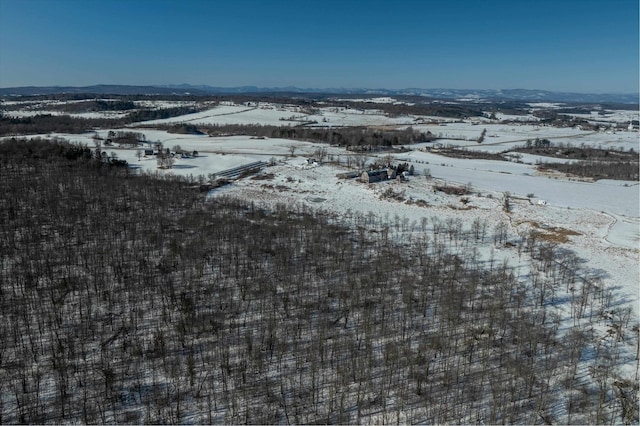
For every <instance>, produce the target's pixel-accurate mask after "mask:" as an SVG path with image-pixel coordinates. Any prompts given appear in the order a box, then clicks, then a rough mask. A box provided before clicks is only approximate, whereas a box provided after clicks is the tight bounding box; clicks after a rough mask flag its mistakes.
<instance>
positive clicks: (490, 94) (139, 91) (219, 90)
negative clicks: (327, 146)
mask: <svg viewBox="0 0 640 426" xmlns="http://www.w3.org/2000/svg"><path fill="white" fill-rule="evenodd" d="M64 93H67V94H96V95H108V94H111V95H172V94H174V95H196V96H204V95H224V94H252V93H255V94H266V93H272V94H277V93H282V94H285V93H287V94H292V93H293V94H295V93H298V94H303V93H311V94H314V93H316V94H336V95H368V96H403V95H404V96H424V97H429V98H434V99H447V100H465V101H483V100H513V101H524V102H586V103H625V104H637V103H639V102H640V96H639V95H638V93H633V94H630V93H569V92H551V91H547V90H529V89H508V90H507V89H505V90H499V89H498V90H494V89H481V90H476V89H419V88H409V89H397V90H392V89H366V88H360V89H343V88H327V89H301V88H298V87H256V86H240V87H214V86H206V85H190V84H177V85H160V86H127V85H95V86H84V87H73V86H65V87H63V86H46V87H35V86H28V87H9V88H0V96H32V95H54V94H64Z"/></svg>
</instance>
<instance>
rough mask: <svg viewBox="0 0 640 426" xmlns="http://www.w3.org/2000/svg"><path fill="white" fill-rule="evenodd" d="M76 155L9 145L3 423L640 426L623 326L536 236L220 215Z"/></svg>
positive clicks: (232, 206)
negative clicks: (495, 252)
mask: <svg viewBox="0 0 640 426" xmlns="http://www.w3.org/2000/svg"><path fill="white" fill-rule="evenodd" d="M68 149H69V150H71V149H72V148H68ZM56 150H59V151H60V154H56V152H57V151H56ZM81 151H82V149H81ZM25 153H30V154H29V155H25ZM64 153H65V150H64V149H63V146H62V145H56V146H55V147H54V148H49V147H45V146H44V145H43V144H42V142H37V143H36V142H34V143H31V142H23V143H15V142H7V141H5V142H3V143H0V161H2V167H0V190H1V191H2V193H3V197H1V198H0V218H2V220H0V255H1V256H0V261H1V262H2V267H1V268H0V286H1V287H0V296H1V297H0V341H1V342H2V345H0V361H1V362H2V372H3V376H2V380H0V395H2V399H1V401H2V404H0V423H7V424H8V423H87V424H88V423H116V422H120V423H165V424H168V423H182V422H193V423H208V424H215V423H230V424H239V423H245V424H249V423H257V424H277V423H390V422H394V423H406V424H409V423H492V424H497V423H506V422H509V423H529V424H534V423H543V422H544V423H568V424H572V423H578V424H584V423H598V424H604V423H607V424H608V423H631V424H635V423H637V422H638V410H637V404H636V401H637V390H638V388H637V383H636V382H634V381H633V380H630V378H628V377H621V376H620V374H618V372H617V368H616V366H617V365H618V364H619V363H620V362H622V360H623V359H624V356H625V353H626V352H625V348H626V347H627V346H629V345H630V346H631V347H633V348H635V345H636V340H635V339H637V336H636V334H635V331H633V330H634V329H633V328H632V327H633V325H634V324H632V320H631V317H630V311H629V310H626V309H623V308H621V307H620V306H618V305H617V303H618V302H617V301H616V300H615V298H614V297H613V293H612V291H611V290H610V289H608V288H607V287H606V286H604V285H602V283H601V282H599V278H598V276H597V275H595V274H593V273H591V272H589V271H587V270H584V269H582V268H581V266H580V265H581V262H580V261H579V259H578V258H577V257H576V256H575V255H573V254H572V253H570V252H568V251H566V250H562V249H560V248H558V247H556V246H554V245H553V244H550V243H548V242H546V241H545V240H544V239H543V238H541V237H540V236H539V235H537V234H534V233H532V234H530V235H528V236H525V237H523V238H517V239H516V238H513V236H510V235H509V233H508V225H507V223H506V222H500V223H498V224H495V226H493V225H491V226H490V225H489V224H488V223H487V222H483V221H481V220H478V219H476V220H474V221H473V222H472V223H471V224H470V225H469V226H468V227H467V226H465V225H464V224H463V222H462V221H461V220H455V219H447V220H440V219H438V218H431V219H428V218H424V219H423V220H422V222H421V223H413V224H410V223H409V222H408V221H403V220H401V219H400V218H396V220H395V221H383V220H381V219H380V218H377V217H376V216H375V215H373V214H371V215H368V216H360V215H353V216H351V217H350V218H348V221H349V222H347V223H342V222H341V221H339V220H338V219H337V218H334V217H331V216H329V215H328V214H323V213H322V212H317V211H311V210H306V209H304V208H302V207H299V208H297V209H293V208H288V207H285V206H277V207H274V208H271V209H270V210H264V209H262V208H260V207H259V206H255V205H253V204H251V203H250V202H248V201H243V200H233V199H226V198H215V199H213V200H212V201H209V202H205V200H204V199H203V196H202V195H201V194H200V193H199V192H198V191H197V189H196V187H197V185H194V182H188V181H184V180H180V179H163V180H161V179H157V178H153V177H150V176H132V175H131V174H129V173H128V172H126V169H118V170H114V169H109V168H105V167H100V168H96V167H95V165H94V162H93V160H90V159H88V158H87V159H85V160H83V159H81V158H82V155H81V156H80V157H78V158H75V159H69V158H67V157H66V155H65V154H64ZM83 155H84V154H83ZM410 229H413V232H412V233H407V231H409V230H410ZM401 235H403V237H402V238H401ZM411 235H413V237H411ZM479 244H481V245H484V244H489V245H491V244H493V245H495V246H496V247H504V246H505V245H506V244H512V245H514V244H515V245H516V246H517V247H518V251H519V253H520V255H521V256H523V258H525V259H529V265H527V267H526V269H527V270H528V271H530V272H528V273H527V275H524V276H520V277H517V276H516V275H515V274H514V272H515V270H514V269H512V268H510V267H509V266H508V265H507V264H506V263H502V262H498V261H496V260H495V259H493V257H491V258H490V259H484V260H483V259H481V258H480V257H479V255H478V251H477V250H476V247H477V246H478V245H479ZM558 304H561V308H557V306H558ZM561 315H564V316H565V317H561ZM568 324H571V327H570V329H568V330H567V329H566V327H567V325H568ZM636 327H637V326H636ZM599 330H610V331H611V334H608V333H604V335H601V334H598V331H599ZM585 354H588V356H585Z"/></svg>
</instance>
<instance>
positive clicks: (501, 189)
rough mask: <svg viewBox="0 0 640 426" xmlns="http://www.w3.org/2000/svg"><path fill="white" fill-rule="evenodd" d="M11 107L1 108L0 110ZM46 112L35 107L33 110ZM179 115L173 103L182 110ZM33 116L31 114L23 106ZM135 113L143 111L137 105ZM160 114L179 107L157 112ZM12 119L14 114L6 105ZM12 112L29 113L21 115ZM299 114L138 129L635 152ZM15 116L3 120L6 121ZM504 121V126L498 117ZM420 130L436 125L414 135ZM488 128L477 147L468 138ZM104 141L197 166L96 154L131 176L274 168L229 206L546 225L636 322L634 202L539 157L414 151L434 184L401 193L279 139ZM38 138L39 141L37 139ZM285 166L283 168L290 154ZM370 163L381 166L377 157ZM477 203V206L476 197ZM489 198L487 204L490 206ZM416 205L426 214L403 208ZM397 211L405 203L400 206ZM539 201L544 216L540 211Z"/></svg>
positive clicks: (349, 112)
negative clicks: (459, 193) (406, 133)
mask: <svg viewBox="0 0 640 426" xmlns="http://www.w3.org/2000/svg"><path fill="white" fill-rule="evenodd" d="M373 101H374V102H375V101H377V102H380V103H382V102H393V101H394V100H393V99H392V98H379V99H375V100H373ZM6 104H7V105H9V103H6ZM47 104H53V102H48V103H47V102H41V103H39V104H38V105H37V106H38V107H42V106H43V105H47ZM181 105H182V104H181ZM29 106H30V107H32V108H33V107H34V106H33V105H29ZM144 106H151V105H147V104H145V105H144ZM159 106H161V107H168V106H177V104H176V103H170V104H169V103H166V105H165V104H162V105H159ZM531 106H532V108H534V109H539V108H557V107H560V106H561V105H559V104H557V105H556V104H553V105H551V104H549V105H547V104H540V103H536V104H531ZM12 108H15V105H13V104H12ZM17 112H18V113H25V114H26V113H30V112H29V111H26V110H22V111H17ZM311 112H313V114H311V113H310V111H308V110H305V109H303V108H301V107H299V106H294V105H281V104H269V103H249V104H245V105H237V104H233V103H230V102H224V103H221V104H219V105H217V106H215V107H213V108H210V109H207V110H205V111H202V112H199V113H196V114H189V115H184V116H180V117H173V118H169V119H165V120H155V121H148V122H144V123H143V124H144V125H152V124H154V123H155V124H169V123H181V122H188V123H193V124H263V125H278V126H281V125H300V124H301V123H302V122H309V121H315V122H316V123H315V124H314V125H315V126H336V127H337V126H352V125H359V126H362V125H365V126H391V127H397V128H406V127H407V126H410V125H411V126H412V127H413V128H414V129H415V130H419V131H422V132H427V131H430V132H431V133H433V134H434V135H436V136H438V137H440V138H442V139H440V140H438V141H437V143H439V144H442V145H444V146H446V145H452V146H458V147H465V148H467V149H473V150H481V151H488V152H502V151H505V150H508V149H512V148H514V147H516V146H521V145H523V144H524V143H526V141H527V140H535V139H536V138H546V139H549V140H550V141H551V142H552V143H554V144H556V143H560V142H563V143H567V144H569V143H570V144H572V145H574V146H581V145H585V146H592V147H607V148H617V149H624V150H630V149H633V150H635V151H638V150H640V140H639V137H638V132H637V131H627V130H625V131H616V132H613V131H610V132H592V131H583V130H580V129H576V128H554V127H547V126H542V125H537V124H532V123H526V124H506V123H499V122H497V123H496V122H491V123H490V122H488V120H477V119H470V120H464V121H460V120H453V119H443V118H436V117H420V116H418V117H415V116H400V117H395V118H390V117H388V116H386V115H385V114H383V113H382V112H381V111H378V110H358V109H353V108H343V107H338V108H336V107H322V108H317V109H315V111H311ZM13 113H14V112H13V111H12V112H11V114H13ZM603 113H604V115H603V116H600V117H606V118H608V119H611V120H616V121H622V122H625V121H627V120H631V119H637V118H638V112H635V111H604V112H603ZM501 118H511V117H506V116H505V117H501ZM417 122H428V123H434V122H437V123H439V124H415V123H417ZM484 129H486V130H487V132H486V135H485V139H484V141H483V143H482V144H478V143H477V138H478V137H479V136H480V134H481V133H482V131H483V130H484ZM113 130H116V131H118V130H128V131H131V130H134V131H136V132H139V133H143V134H144V135H145V139H146V140H147V141H148V142H153V143H156V142H160V143H162V144H163V146H164V147H165V148H170V149H172V148H173V147H174V146H176V145H179V146H180V147H181V148H182V149H184V150H187V151H193V150H196V151H198V152H199V156H198V157H196V158H188V159H182V158H177V159H176V162H175V165H174V167H173V169H171V170H159V169H158V168H157V162H156V159H155V157H153V156H149V157H142V158H141V159H140V160H138V158H137V156H136V151H137V150H136V149H122V148H119V147H111V146H110V147H103V150H104V151H106V152H107V153H108V154H111V153H114V154H115V155H117V157H118V158H121V159H125V160H127V161H128V162H129V163H130V164H131V165H132V167H134V168H136V169H139V170H142V171H146V172H153V173H155V172H158V173H161V174H176V175H183V176H193V177H194V178H197V177H198V176H203V177H207V176H209V175H210V174H212V173H216V172H219V171H222V170H225V169H228V168H232V167H237V166H240V165H243V164H247V163H250V162H253V161H266V162H275V163H277V166H275V167H270V168H269V169H268V173H273V174H274V178H273V180H272V181H259V180H251V179H245V180H241V181H238V182H235V183H234V184H232V185H231V186H228V187H226V188H224V189H223V190H220V191H221V192H224V193H231V194H235V195H239V196H246V197H251V198H252V199H254V200H263V201H264V202H279V201H284V202H287V203H305V204H309V205H313V206H317V207H320V208H323V209H328V210H332V211H335V212H336V213H340V214H347V213H348V212H360V213H362V214H368V213H369V212H373V213H375V214H376V215H378V216H383V217H390V218H394V217H396V216H398V218H399V219H400V220H403V221H405V220H406V221H408V222H409V223H413V222H416V223H417V222H419V221H420V220H421V218H422V217H432V216H438V217H450V216H455V217H459V218H461V219H462V220H464V221H465V222H469V223H470V222H471V221H472V220H473V218H475V217H478V216H482V217H483V218H487V219H489V220H490V221H491V222H492V223H497V222H498V221H500V220H509V221H510V223H511V226H512V231H513V232H515V233H516V234H517V233H518V232H521V231H522V229H521V228H523V226H525V227H526V225H517V223H528V222H537V223H542V224H545V225H546V226H550V227H554V226H559V227H563V228H567V229H569V230H572V231H575V232H577V233H579V235H578V236H573V237H571V238H570V239H569V241H568V242H566V243H564V244H565V245H566V246H567V247H568V248H571V249H573V250H575V251H576V252H577V253H579V255H580V256H582V257H584V258H585V259H586V260H587V261H588V262H589V264H590V265H593V267H594V268H600V269H602V270H604V271H606V272H607V277H608V278H607V282H608V283H610V284H611V285H616V286H618V285H621V286H622V287H623V288H624V294H625V295H626V296H625V300H627V301H628V302H629V303H631V304H632V305H633V307H634V311H635V313H636V316H638V314H639V313H640V306H639V305H638V303H639V302H640V297H639V296H638V292H639V287H640V286H639V281H640V280H639V277H638V256H639V243H640V212H639V210H640V197H639V190H638V183H637V182H623V181H599V182H585V181H580V180H575V179H574V180H570V179H567V178H565V177H562V176H559V175H548V174H541V173H539V172H537V171H536V169H535V163H537V162H541V161H545V160H548V158H544V157H540V156H532V155H522V156H521V158H520V160H519V161H520V162H519V163H515V162H505V161H490V160H468V159H456V158H448V157H443V156H439V155H437V154H435V153H428V152H422V151H420V148H423V147H425V146H428V145H431V144H417V145H414V146H412V147H411V148H413V149H414V150H413V151H410V152H406V153H402V154H398V155H395V157H396V160H398V161H399V162H408V163H410V164H411V165H413V166H414V168H415V170H416V174H418V175H423V174H424V173H425V172H428V173H429V174H431V175H432V176H433V178H434V179H433V180H432V181H427V180H426V179H425V178H424V176H416V177H414V178H413V179H412V180H411V181H410V182H408V183H404V184H395V183H392V184H389V183H381V184H377V185H363V184H361V183H358V182H356V181H355V180H342V179H338V178H336V176H335V175H336V174H337V173H340V172H344V171H346V169H345V168H344V166H336V165H329V164H325V165H323V166H321V167H317V168H311V169H309V168H308V167H307V165H306V161H305V159H306V158H308V157H313V156H314V153H315V152H316V150H318V149H319V148H323V149H325V150H326V152H327V154H328V155H329V156H332V157H331V158H333V159H334V160H339V161H341V162H342V164H343V165H344V164H345V163H346V158H347V156H353V155H354V154H353V153H349V152H347V151H345V150H344V149H342V148H337V147H328V146H327V145H322V144H317V143H311V142H300V141H293V140H286V139H268V138H267V139H253V138H250V137H245V136H234V137H216V138H212V137H208V136H206V135H182V134H170V133H167V132H165V131H160V130H154V129H147V128H144V129H141V128H133V129H132V128H130V127H129V128H126V129H113ZM107 132H108V130H99V131H97V132H95V133H97V134H98V135H99V136H101V137H103V138H106V136H107ZM41 136H48V135H41ZM59 136H62V137H65V138H67V139H69V140H71V141H73V142H80V143H84V144H86V145H88V146H89V147H93V146H94V141H93V139H92V137H93V136H94V133H87V134H84V135H59ZM292 151H293V153H294V155H295V156H294V157H291V153H292ZM384 156H385V154H380V155H379V157H384ZM367 159H368V163H372V162H373V161H374V160H376V158H375V155H369V156H368V157H367ZM433 182H439V183H443V182H444V183H449V184H455V185H468V186H470V187H471V188H472V190H473V195H471V196H469V199H470V201H469V203H468V204H466V205H465V204H462V203H461V202H460V197H453V196H447V195H442V194H434V192H433V189H432V185H433ZM388 186H391V187H393V188H394V191H396V190H397V191H400V192H404V194H405V196H404V197H405V202H398V201H393V202H391V201H384V200H380V197H379V196H380V193H381V192H382V191H383V188H386V187H388ZM507 193H509V194H511V196H513V197H517V198H516V199H514V203H513V205H514V206H515V208H514V210H513V212H512V214H511V215H510V216H506V215H505V213H504V212H503V211H502V203H503V197H504V196H505V194H507ZM478 194H481V195H478ZM488 196H490V197H491V198H488ZM416 200H423V201H424V203H425V204H427V205H428V206H429V207H423V206H419V205H416V204H411V203H412V202H414V201H416ZM406 201H409V203H407V202H406ZM538 202H541V203H543V204H545V205H539V204H538Z"/></svg>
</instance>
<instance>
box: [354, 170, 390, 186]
mask: <svg viewBox="0 0 640 426" xmlns="http://www.w3.org/2000/svg"><path fill="white" fill-rule="evenodd" d="M395 177H396V171H395V169H393V168H391V167H389V168H387V169H378V170H367V171H365V172H362V174H361V175H360V182H364V183H374V182H380V181H383V180H388V179H395Z"/></svg>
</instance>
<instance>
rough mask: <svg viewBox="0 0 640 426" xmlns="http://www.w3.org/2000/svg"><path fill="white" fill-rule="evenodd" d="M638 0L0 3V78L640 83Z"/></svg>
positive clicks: (583, 88)
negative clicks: (639, 63)
mask: <svg viewBox="0 0 640 426" xmlns="http://www.w3.org/2000/svg"><path fill="white" fill-rule="evenodd" d="M638 9H639V6H638V0H396V1H392V0H389V1H378V0H361V1H356V0H317V1H316V0H296V1H293V0H207V1H198V0H0V87H14V86H45V85H58V86H66V85H69V86H85V85H92V84H133V85H152V84H181V83H188V84H207V85H212V86H222V87H231V86H242V85H255V86H261V87H282V86H297V87H301V88H330V87H336V88H388V89H400V88H409V87H418V88H452V89H463V88H465V89H467V88H468V89H515V88H523V89H544V90H554V91H571V92H592V93H602V92H617V93H623V92H624V93H637V92H638V90H639V88H638V84H639V78H640V77H639V66H638V62H639V59H638V56H639V53H638V51H639V47H638V39H639V32H638V22H639V11H638Z"/></svg>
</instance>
